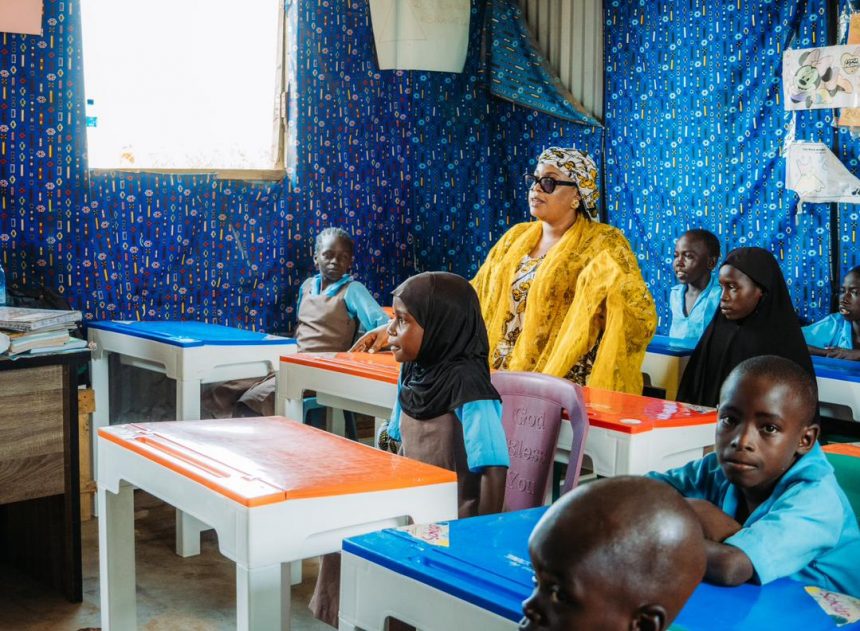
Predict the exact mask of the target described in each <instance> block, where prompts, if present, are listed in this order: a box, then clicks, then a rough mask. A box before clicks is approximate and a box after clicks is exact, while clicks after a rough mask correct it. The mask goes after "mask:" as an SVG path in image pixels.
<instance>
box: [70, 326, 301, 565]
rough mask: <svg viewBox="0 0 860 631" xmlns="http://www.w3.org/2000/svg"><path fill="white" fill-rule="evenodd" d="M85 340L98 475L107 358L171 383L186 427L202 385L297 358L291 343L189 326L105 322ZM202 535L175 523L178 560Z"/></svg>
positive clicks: (106, 412)
mask: <svg viewBox="0 0 860 631" xmlns="http://www.w3.org/2000/svg"><path fill="white" fill-rule="evenodd" d="M87 336H88V338H89V340H90V342H92V343H94V344H95V351H94V352H93V355H92V361H91V363H90V371H91V375H92V382H93V390H94V391H95V398H96V410H95V412H94V413H93V431H92V440H93V463H94V465H95V466H96V470H98V463H97V462H96V458H97V450H96V449H95V441H96V436H97V435H98V430H99V428H100V427H105V426H107V425H109V424H110V398H109V392H110V374H109V370H108V366H109V364H108V358H109V356H110V354H112V353H113V354H116V355H119V356H120V357H121V358H122V361H123V363H126V364H129V365H132V366H136V367H138V368H143V369H146V370H151V371H153V372H158V373H162V374H165V375H167V376H168V377H170V378H171V379H175V380H176V420H178V421H183V420H184V421H187V420H196V419H199V418H200V386H201V385H202V384H204V383H213V382H219V381H228V380H230V379H244V378H250V377H264V376H265V375H267V374H269V373H271V372H276V371H277V370H278V367H279V366H280V357H281V356H282V355H287V354H289V353H294V352H296V341H295V340H294V339H292V338H288V337H279V336H277V335H268V334H266V333H259V332H256V331H245V330H242V329H235V328H232V327H228V326H221V325H218V324H207V323H205V322H193V321H176V320H161V321H142V322H137V321H129V320H104V321H97V322H90V323H88V324H87ZM201 529H203V526H202V525H200V524H195V523H193V522H191V521H190V520H188V519H187V518H184V517H180V518H178V519H177V537H176V549H177V553H178V554H180V555H182V556H190V555H192V554H197V553H199V551H200V537H199V531H200V530H201Z"/></svg>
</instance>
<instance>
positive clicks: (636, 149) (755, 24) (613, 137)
mask: <svg viewBox="0 0 860 631" xmlns="http://www.w3.org/2000/svg"><path fill="white" fill-rule="evenodd" d="M826 7H827V2H826V1H825V0H808V1H802V2H767V1H758V2H750V1H747V0H737V1H736V2H731V3H728V2H714V1H712V0H691V1H689V2H687V1H685V2H669V3H666V2H660V3H652V2H627V1H626V0H613V1H612V2H610V3H608V5H607V12H606V16H605V24H606V56H607V60H606V61H607V66H606V72H607V84H608V85H609V97H608V101H607V115H606V126H607V147H606V187H607V195H606V196H607V205H608V211H609V217H610V220H611V221H612V223H614V224H615V225H617V226H619V227H620V228H622V229H623V230H624V231H625V233H626V234H627V236H628V238H629V239H630V241H631V243H632V245H633V247H634V250H636V252H637V253H638V254H639V258H640V264H641V265H642V268H643V272H644V275H645V278H646V280H647V281H648V283H649V285H650V287H651V291H652V292H653V294H654V297H655V299H656V301H657V304H658V310H659V314H660V328H661V330H662V331H664V332H665V331H666V330H667V329H668V324H669V310H668V293H669V288H670V286H671V285H672V284H673V283H674V282H675V278H674V274H673V273H672V269H671V257H672V250H673V244H674V240H675V239H676V238H677V237H678V236H679V235H680V233H682V232H684V231H685V230H687V229H689V228H695V227H703V228H707V229H709V230H711V231H713V232H715V233H716V234H717V235H718V236H719V237H720V240H721V241H722V244H723V252H724V254H725V252H727V251H728V250H730V249H731V248H734V247H740V246H751V245H755V246H761V247H765V248H768V249H770V250H771V251H773V253H774V254H775V255H776V257H777V259H778V260H779V262H780V264H781V266H782V269H783V272H784V273H785V276H786V280H787V281H788V284H789V287H790V289H791V294H792V298H793V300H794V303H795V306H796V307H797V309H798V311H799V313H800V314H801V316H802V317H804V318H808V319H817V318H819V317H822V316H823V315H825V314H826V313H827V312H828V308H829V300H830V284H829V282H830V256H831V251H830V212H829V205H823V204H817V205H808V206H806V212H805V214H802V215H799V216H795V215H794V214H793V211H794V207H795V204H796V201H797V196H796V195H795V194H794V193H793V192H790V191H786V190H785V187H784V181H785V160H784V159H783V158H781V157H780V156H779V150H780V146H781V143H782V142H783V140H784V139H785V130H786V124H787V123H788V121H789V120H790V116H789V115H786V114H785V113H784V110H783V104H782V95H781V67H782V51H783V50H785V48H786V47H787V46H788V45H789V43H791V44H792V46H793V47H798V48H805V47H812V46H823V45H826V41H827V40H826V34H827V19H828V15H827V9H826ZM830 118H831V117H830V113H829V110H816V111H810V112H800V113H798V115H797V138H798V139H801V138H802V139H810V140H815V139H820V140H821V141H823V142H825V143H827V144H828V145H832V140H833V131H832V128H831V127H830Z"/></svg>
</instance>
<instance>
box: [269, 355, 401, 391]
mask: <svg viewBox="0 0 860 631" xmlns="http://www.w3.org/2000/svg"><path fill="white" fill-rule="evenodd" d="M281 361H282V362H283V363H287V364H299V365H300V366H310V367H311V368H319V369H321V370H327V371H329V372H339V373H342V374H346V375H354V376H356V377H366V378H368V379H374V380H376V381H382V382H384V383H394V384H396V383H397V380H398V378H399V376H400V364H398V363H397V361H396V360H395V359H394V355H392V354H391V353H293V354H292V355H283V356H282V357H281Z"/></svg>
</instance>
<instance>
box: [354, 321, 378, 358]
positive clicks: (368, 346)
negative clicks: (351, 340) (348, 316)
mask: <svg viewBox="0 0 860 631" xmlns="http://www.w3.org/2000/svg"><path fill="white" fill-rule="evenodd" d="M386 346H388V325H387V324H383V325H380V326H378V327H376V328H375V329H372V330H370V331H368V332H367V333H365V334H364V335H362V336H361V337H360V338H358V341H357V342H356V343H355V344H353V345H352V348H351V349H349V352H350V353H375V352H377V351H381V350H382V349H383V348H385V347H386Z"/></svg>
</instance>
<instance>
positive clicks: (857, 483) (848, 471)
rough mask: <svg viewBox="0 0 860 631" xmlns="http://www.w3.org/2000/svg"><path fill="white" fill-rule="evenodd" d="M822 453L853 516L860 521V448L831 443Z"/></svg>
mask: <svg viewBox="0 0 860 631" xmlns="http://www.w3.org/2000/svg"><path fill="white" fill-rule="evenodd" d="M824 453H825V454H826V455H827V460H828V462H830V464H831V465H832V466H833V470H834V472H835V474H836V480H837V482H839V486H841V487H842V490H843V491H845V495H846V496H847V497H848V501H849V502H850V503H851V508H853V509H854V515H856V516H857V518H858V520H860V447H857V446H856V445H846V444H839V443H833V444H831V445H826V446H825V447H824Z"/></svg>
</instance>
